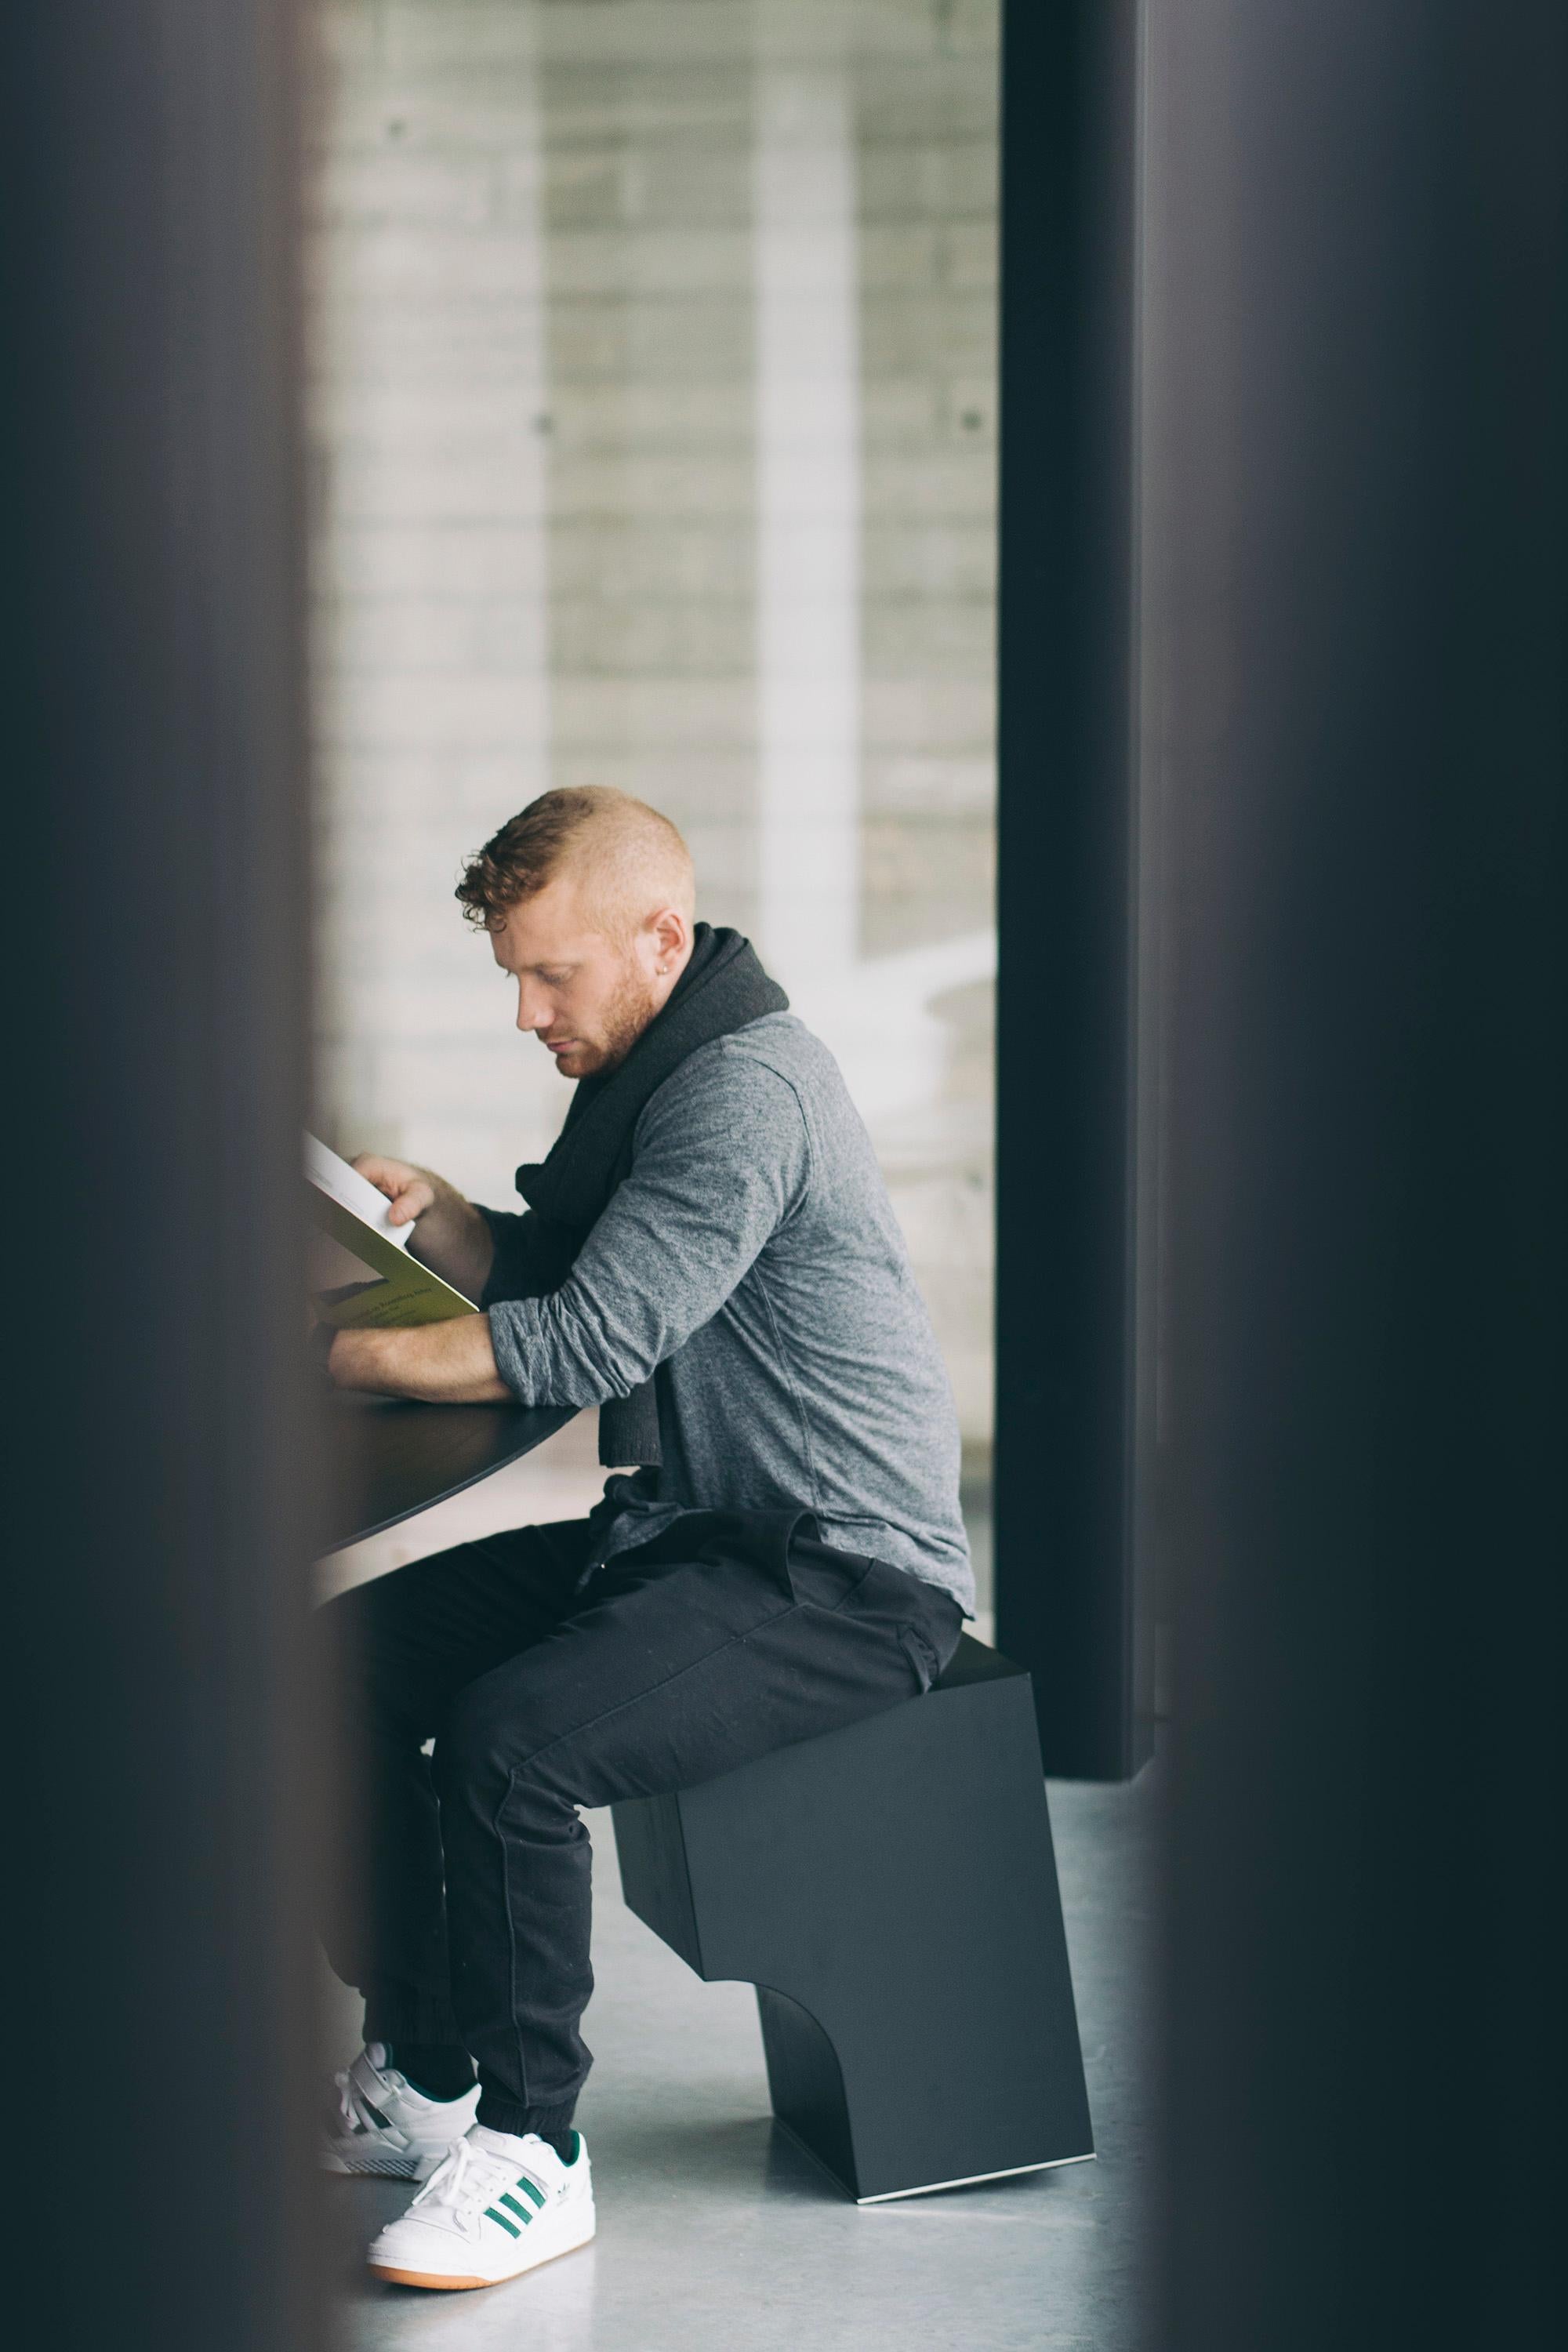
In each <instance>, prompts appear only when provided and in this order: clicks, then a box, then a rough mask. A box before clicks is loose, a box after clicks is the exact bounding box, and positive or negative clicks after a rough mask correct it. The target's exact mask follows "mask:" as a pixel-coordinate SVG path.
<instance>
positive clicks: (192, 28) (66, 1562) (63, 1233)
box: [0, 0, 318, 2352]
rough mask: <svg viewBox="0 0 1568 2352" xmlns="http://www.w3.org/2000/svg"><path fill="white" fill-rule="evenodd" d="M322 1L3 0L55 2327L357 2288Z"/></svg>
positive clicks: (17, 1994) (291, 2347)
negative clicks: (350, 2255)
mask: <svg viewBox="0 0 1568 2352" xmlns="http://www.w3.org/2000/svg"><path fill="white" fill-rule="evenodd" d="M292 15H293V12H292V10H291V9H290V8H289V6H288V5H282V6H279V5H277V0H114V5H112V6H108V7H89V6H85V5H79V0H58V5H50V6H42V5H40V6H33V7H26V8H23V9H20V10H16V11H13V12H12V13H11V15H10V16H9V17H8V19H7V24H6V28H5V68H6V70H5V100H4V135H3V138H0V152H3V156H4V162H3V164H0V171H3V173H4V193H3V199H0V202H3V211H4V218H5V228H4V236H5V283H4V298H3V299H4V342H5V362H4V366H5V399H4V408H3V412H0V415H3V433H4V443H5V454H4V459H3V465H4V471H5V486H6V490H5V522H6V529H5V574H6V589H7V596H6V618H5V627H4V644H5V656H6V668H7V685H6V689H5V719H4V727H5V737H4V740H5V749H6V752H7V755H8V756H7V761H6V768H7V784H8V790H7V793H6V798H5V827H6V833H5V845H6V850H7V857H6V884H7V898H8V908H7V925H8V929H9V931H10V934H11V942H12V945H13V949H14V950H15V959H16V960H15V966H14V974H15V976H14V978H13V980H12V982H11V984H10V987H9V989H8V992H7V1000H6V1014H7V1024H8V1026H9V1029H10V1031H11V1035H12V1041H13V1044H14V1046H15V1047H16V1049H17V1055H18V1060H19V1065H20V1071H21V1076H20V1079H19V1082H18V1084H17V1087H16V1096H15V1097H14V1100H13V1109H14V1111H17V1112H19V1113H20V1117H19V1118H17V1119H16V1123H15V1124H14V1125H13V1127H12V1129H11V1133H12V1141H11V1145H10V1149H9V1151H8V1153H7V1167H8V1170H9V1179H8V1198H7V1202H6V1208H7V1215H6V1244H5V1253H6V1282H7V1286H8V1302H9V1305H10V1315H9V1318H8V1328H9V1331H10V1334H11V1340H10V1346H11V1354H12V1364H11V1370H12V1374H13V1379H14V1381H16V1387H15V1388H13V1390H12V1395H13V1402H12V1405H11V1406H10V1407H9V1408H7V1412H9V1414H10V1415H11V1419H10V1422H9V1425H8V1428H7V1444H6V1455H7V1461H8V1477H7V1497H8V1500H7V1522H8V1523H7V1526H6V1530H5V1533H6V1537H7V1544H6V1549H7V1552H8V1555H9V1561H10V1567H9V1573H8V1577H7V1624H6V1649H7V1653H8V1654H9V1657H10V1660H11V1664H12V1682H13V1688H12V1694H11V1698H10V1703H9V1705H8V1707H7V1711H6V1720H5V1737H6V1753H7V1757H8V1759H9V1767H8V1769H9V1772H10V1778H11V1785H10V1792H9V1800H8V1803H7V1808H6V1811H7V1818H8V1821H9V1823H10V1831H9V1842H8V1849H7V1852H8V1867H7V1873H6V1879H7V1891H8V1895H9V1902H8V1905H7V1911H8V1917H7V1924H6V1929H5V1951H6V1963H7V1968H6V1974H7V1980H8V1986H9V1991H8V2001H7V2015H6V2017H5V2027H4V2051H3V2058H4V2070H3V2071H4V2079H5V2101H6V2105H7V2111H8V2114H9V2116H10V2117H11V2122H10V2125H9V2126H8V2132H7V2136H8V2137H9V2138H10V2140H11V2142H12V2143H13V2146H12V2155H13V2158H15V2159H16V2160H17V2171H18V2175H19V2181H18V2185H17V2186H16V2187H14V2188H13V2189H12V2190H11V2192H10V2195H9V2198H8V2207H7V2219H8V2224H9V2228H8V2237H9V2242H10V2244H11V2247H12V2265H13V2270H14V2272H15V2273H16V2282H17V2283H16V2298H17V2311H18V2314H19V2315H23V2316H21V2317H20V2322H19V2324H21V2325H22V2326H24V2327H27V2326H30V2327H31V2332H32V2334H33V2335H34V2336H36V2337H37V2338H38V2339H40V2340H44V2341H47V2342H48V2343H49V2344H51V2345H55V2346H59V2347H78V2346H80V2347H88V2346H92V2347H100V2346H103V2345H110V2344H111V2345H114V2346H116V2347H127V2352H139V2347H158V2352H215V2347H219V2346H221V2347H225V2352H262V2347H267V2352H309V2347H310V2346H311V2345H312V2344H313V2343H315V2342H316V2341H317V2332H318V2323H317V2320H316V2317H315V2314H314V2305H315V2294H314V2282H313V2278H312V2274H311V2263H310V2259H309V2254H308V2234H309V2233H308V2221H309V2210H310V2209H309V2205H308V2202H307V2200H308V2198H309V2192H310V2176H309V2172H308V2170H307V2157H306V2141H305V2129H306V2117H307V2114H308V2099H307V2095H306V2084H307V2080H308V2076H309V2073H310V2067H311V2049H310V2042H311V2030H310V1999H309V1986H310V1979H309V1976H308V1973H307V1964H308V1962H309V1961H310V1945H309V1939H308V1931H307V1927H306V1924H305V1908H306V1906H305V1901H304V1887H303V1880H304V1876H305V1870H304V1864H303V1862H302V1858H301V1853H300V1840H301V1834H302V1832H301V1822H302V1821H303V1819H304V1818H305V1815H306V1811H307V1808H308V1807H309V1805H310V1804H311V1803H312V1802H313V1801H314V1786H313V1772H312V1766H311V1756H310V1739H309V1737H308V1732H309V1725H310V1715H309V1710H308V1708H307V1706H306V1704H305V1695H304V1693H303V1690H302V1687H301V1682H300V1633H301V1628H302V1624H303V1621H304V1609H305V1590H306V1563H307V1553H308V1549H309V1532H308V1527H307V1514H308V1510H309V1507H310V1503H309V1497H310V1483H311V1477H310V1463H309V1460H308V1458H307V1454H306V1449H305V1445H304V1432H303V1427H302V1420H301V1412H300V1398H299V1395H298V1393H297V1390H296V1370H295V1368H296V1364H297V1362H298V1360H299V1356H300V1345H299V1342H300V1331H301V1321H300V1304H299V1301H300V1277H299V1272H298V1264H297V1249H296V1202H297V1197H298V1193H299V1190H300V1187H299V1182H298V1174H297V1160H298V1131H299V1126H300V1115H301V1110H302V1106H303V1100H304V1093H305V1086H304V1034H305V1032H304V1019H303V1012H304V998H305V976H306V966H307V960H308V952H309V950H308V938H309V933H308V920H307V916H308V908H307V897H306V841H305V781H304V760H303V748H302V747H303V727H302V722H301V708H302V695H301V675H302V664H301V658H300V616H301V599H300V588H301V563H300V528H299V511H298V500H297V498H296V478H297V460H298V427H297V423H296V406H297V376H298V361H297V352H296V348H295V344H296V335H297V312H298V288H297V284H296V239H295V233H294V213H295V205H296V173H297V163H296V156H295V122H294V114H295V103H296V98H295V89H294V65H293V59H292V57H291V54H290V52H291V47H292V37H293V23H292ZM32 2296H38V2297H40V2298H41V2300H40V2302H39V2304H38V2306H37V2316H36V2318H35V2319H32V2320H31V2321H29V2320H28V2319H27V2318H26V2316H25V2315H26V2310H27V2305H28V2302H29V2300H30V2298H31V2297H32Z"/></svg>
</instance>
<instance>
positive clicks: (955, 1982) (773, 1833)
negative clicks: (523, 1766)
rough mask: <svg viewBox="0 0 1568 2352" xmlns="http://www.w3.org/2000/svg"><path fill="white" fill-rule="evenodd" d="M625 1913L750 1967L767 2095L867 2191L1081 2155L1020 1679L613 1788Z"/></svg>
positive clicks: (1039, 1792)
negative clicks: (655, 1783) (689, 1774)
mask: <svg viewBox="0 0 1568 2352" xmlns="http://www.w3.org/2000/svg"><path fill="white" fill-rule="evenodd" d="M612 1811H613V1814H614V1818H615V1824H616V1851H617V1853H618V1854H619V1857H620V1865H621V1885H622V1886H623V1887H624V1889H625V1891H626V1901H627V1903H628V1905H629V1906H630V1907H631V1908H632V1910H634V1911H635V1912H636V1913H637V1916H638V1918H639V1919H643V1920H645V1921H646V1922H647V1925H648V1926H649V1927H651V1928H652V1929H653V1931H654V1933H655V1934H656V1935H657V1936H660V1937H663V1939H664V1941H665V1942H666V1943H667V1944H668V1945H669V1947H670V1948H671V1949H672V1950H674V1951H677V1952H679V1954H680V1957H681V1958H682V1959H683V1960H685V1961H687V1962H688V1963H689V1966H690V1967H692V1968H693V1969H696V1971H697V1973H698V1975H699V1976H700V1977H704V1978H706V1979H708V1980H709V1981H710V1982H713V1981H715V1980H717V1979H721V1978H736V1979H740V1980H741V1981H742V1983H747V1984H754V1985H755V1986H756V1988H757V2006H758V2009H759V2010H760V2011H761V2012H762V2024H763V2050H764V2052H765V2053H766V2057H767V2065H768V2087H769V2090H770V2092H771V2094H772V2097H773V2114H774V2116H776V2117H777V2119H778V2121H779V2122H780V2123H781V2124H782V2125H783V2126H784V2128H785V2129H786V2130H787V2131H788V2132H789V2133H790V2134H791V2135H792V2137H795V2139H796V2140H798V2141H799V2142H800V2143H801V2145H802V2146H803V2147H805V2148H806V2149H807V2151H808V2152H809V2153H810V2154H811V2155H812V2156H814V2157H816V2159H817V2160H818V2162H819V2163H820V2164H822V2165H823V2166H824V2167H825V2168H826V2170H827V2171H828V2172H830V2173H831V2174H832V2175H833V2178H834V2179H836V2180H837V2181H838V2182H839V2183H840V2184H841V2186H842V2187H844V2188H845V2189H847V2190H848V2192H849V2194H850V2196H851V2197H854V2198H856V2199H857V2200H858V2201H859V2203H861V2204H862V2205H868V2204H874V2203H876V2202H877V2201H878V2200H880V2199H883V2198H889V2197H912V2196H916V2195H918V2194H919V2193H920V2191H921V2190H922V2189H952V2188H956V2187H957V2186H958V2185H959V2184H960V2183H962V2182H965V2181H971V2180H987V2179H996V2178H997V2177H998V2176H1000V2175H1001V2174H1003V2173H1008V2172H1033V2171H1037V2170H1039V2169H1041V2168H1044V2167H1045V2166H1047V2165H1053V2164H1073V2163H1077V2162H1079V2161H1080V2160H1081V2159H1082V2158H1086V2157H1090V2156H1092V2155H1093V2154H1094V2143H1093V2137H1092V2133H1091V2129H1090V2125H1089V2100H1088V2095H1087V2094H1086V2092H1085V2088H1084V2079H1083V2058H1082V2053H1081V2052H1080V2050H1079V2038H1078V2020H1077V2017H1076V2014H1075V2012H1074V2009H1073V1997H1072V1982H1071V1979H1070V1978H1069V1976H1068V1956H1067V1941H1066V1938H1065V1937H1064V1935H1063V1932H1062V1914H1061V1899H1060V1896H1059V1895H1058V1891H1057V1873H1056V1859H1055V1855H1054V1853H1053V1852H1052V1847H1051V1825H1050V1817H1049V1814H1048V1813H1047V1810H1046V1790H1045V1781H1044V1779H1043V1777H1042V1775H1041V1770H1040V1749H1039V1739H1038V1735H1037V1730H1036V1726H1035V1710H1034V1703H1033V1698H1032V1695H1031V1692H1030V1688H1029V1677H1028V1675H1026V1673H1025V1671H1024V1669H1023V1668H1022V1667H1021V1666H1016V1665H1014V1664H1012V1663H1011V1662H1010V1661H1009V1660H1008V1659H1006V1658H1004V1657H1001V1656H999V1655H998V1654H997V1653H996V1652H995V1651H994V1650H988V1649H986V1648H984V1645H983V1644H982V1643H979V1642H974V1641H972V1640H970V1638H969V1637H968V1636H967V1635H965V1636H964V1637H963V1640H962V1641H961V1642H960V1643H959V1646H958V1652H957V1654H956V1656H955V1657H954V1658H953V1661H952V1664H951V1665H950V1666H949V1668H948V1670H947V1672H946V1674H945V1675H942V1680H941V1681H940V1682H939V1683H938V1684H936V1685H934V1687H933V1688H932V1689H931V1691H930V1692H928V1693H927V1695H926V1696H924V1697H923V1698H917V1699H911V1700H910V1701H909V1702H908V1703H907V1704H906V1705H904V1706H896V1707H892V1708H889V1710H888V1712H887V1713H886V1714H883V1715H878V1716H873V1717H871V1718H870V1720H869V1721H868V1722H865V1723H856V1724H851V1725H850V1726H849V1727H847V1729H846V1730H843V1731H834V1732H829V1733H828V1734H827V1735H826V1737H825V1738H821V1739H807V1740H803V1741H802V1742H801V1743H800V1745H799V1746H797V1747H794V1748H781V1749H779V1750H778V1751H777V1752H776V1753H775V1754H773V1755H772V1756H763V1757H761V1758H759V1759H757V1760H756V1762H754V1763H752V1764H745V1765H742V1767H741V1768H740V1769H739V1770H737V1771H734V1772H727V1773H725V1774H724V1776H723V1777H722V1779H721V1780H709V1781H706V1782H705V1783H704V1784H703V1785H702V1786H701V1787H700V1788H695V1789H682V1790H679V1793H678V1794H676V1795H674V1796H670V1797H634V1798H629V1799H627V1800H626V1801H623V1802H622V1803H620V1804H617V1805H616V1806H614V1807H613V1808H612Z"/></svg>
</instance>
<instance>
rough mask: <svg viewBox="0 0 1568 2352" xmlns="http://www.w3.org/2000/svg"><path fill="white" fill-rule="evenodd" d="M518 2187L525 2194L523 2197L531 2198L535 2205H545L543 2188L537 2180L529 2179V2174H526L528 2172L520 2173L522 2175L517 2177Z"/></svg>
mask: <svg viewBox="0 0 1568 2352" xmlns="http://www.w3.org/2000/svg"><path fill="white" fill-rule="evenodd" d="M517 2185H518V2187H519V2188H520V2189H521V2191H522V2193H523V2195H524V2196H525V2197H531V2198H532V2200H533V2201H534V2203H535V2204H536V2205H542V2204H543V2202H544V2191H543V2189H541V2187H540V2186H539V2183H538V2181H537V2180H531V2179H529V2177H528V2175H527V2173H526V2172H520V2173H519V2174H518V2176H517Z"/></svg>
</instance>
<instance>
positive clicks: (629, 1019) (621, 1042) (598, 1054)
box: [577, 964, 658, 1078]
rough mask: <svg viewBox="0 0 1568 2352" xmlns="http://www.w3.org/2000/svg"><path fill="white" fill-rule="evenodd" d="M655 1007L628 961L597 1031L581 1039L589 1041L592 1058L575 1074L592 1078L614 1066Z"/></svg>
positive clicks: (645, 984) (634, 1041) (651, 995)
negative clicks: (602, 1022) (621, 979)
mask: <svg viewBox="0 0 1568 2352" xmlns="http://www.w3.org/2000/svg"><path fill="white" fill-rule="evenodd" d="M657 1011H658V1005H657V1003H656V1001H655V998H654V992H653V989H652V987H651V985H650V984H649V982H647V980H645V979H644V977H643V975H642V973H641V972H640V971H638V970H637V966H636V965H635V964H628V965H627V967H626V977H625V979H624V981H623V982H622V983H621V986H620V988H619V989H618V990H617V991H616V994H615V995H614V996H613V997H612V998H611V1000H610V1003H609V1004H608V1006H607V1007H606V1009H605V1018H604V1026H603V1029H602V1030H601V1032H600V1034H599V1035H598V1036H597V1037H595V1038H594V1039H592V1040H591V1041H590V1040H588V1039H584V1044H591V1046H592V1051H593V1054H594V1056H595V1058H594V1061H593V1063H592V1065H591V1066H590V1067H589V1068H588V1069H586V1070H582V1071H579V1072H578V1073H577V1075H578V1076H580V1077H584V1078H589V1077H596V1076H598V1075H599V1074H600V1073H601V1072H603V1071H606V1070H614V1069H618V1068H619V1066H620V1065H621V1064H622V1063H623V1062H624V1061H625V1060H626V1055H628V1054H629V1053H630V1052H631V1050H632V1047H633V1046H634V1045H636V1044H637V1039H638V1038H639V1037H640V1036H641V1035H642V1033H643V1031H644V1030H645V1029H646V1028H647V1024H648V1023H649V1022H650V1021H651V1020H652V1019H653V1016H654V1014H655V1013H656V1012H657Z"/></svg>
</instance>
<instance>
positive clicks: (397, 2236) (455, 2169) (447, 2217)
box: [365, 2124, 595, 2287]
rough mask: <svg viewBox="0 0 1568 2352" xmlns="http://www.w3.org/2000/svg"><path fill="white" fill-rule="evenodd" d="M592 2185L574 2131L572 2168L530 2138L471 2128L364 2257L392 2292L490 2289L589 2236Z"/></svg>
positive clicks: (581, 2143) (568, 2250) (583, 2151)
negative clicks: (405, 2288)
mask: <svg viewBox="0 0 1568 2352" xmlns="http://www.w3.org/2000/svg"><path fill="white" fill-rule="evenodd" d="M594 2227H595V2223H594V2179H593V2175H592V2173H591V2172H590V2171H589V2169H588V2150H587V2148H586V2147H585V2146H584V2141H583V2136H582V2134H581V2132H574V2133H573V2135H572V2161H571V2163H570V2164H563V2163H562V2161H561V2158H559V2157H558V2156H557V2155H556V2153H555V2150H554V2149H553V2148H552V2147H550V2146H548V2144H547V2143H546V2142H545V2141H543V2140H542V2139H539V2138H536V2137H535V2136H534V2134H533V2133H532V2132H530V2133H529V2134H528V2135H527V2137H526V2138H515V2137H513V2135H512V2134H511V2133H510V2132H498V2131H489V2130H487V2128H486V2127H485V2126H484V2125H483V2124H475V2126H473V2128H472V2130H471V2131H469V2132H468V2133H467V2134H466V2135H465V2137H463V2138H462V2139H460V2140H459V2141H458V2145H457V2147H455V2148H453V2150H452V2152H451V2154H450V2155H449V2156H448V2157H447V2160H446V2162H445V2163H444V2164H443V2165H442V2166H441V2168H440V2169H439V2170H438V2171H437V2172H434V2173H432V2174H431V2176H430V2179H428V2180H427V2181H426V2184H425V2186H424V2188H423V2189H421V2190H420V2191H419V2194H418V2196H417V2197H416V2199H415V2200H414V2202H413V2204H412V2205H410V2207H409V2208H408V2210H407V2212H406V2213H405V2214H404V2215H403V2217H402V2219H401V2221H393V2222H391V2223H389V2224H388V2226H387V2227H386V2228H385V2229H384V2231H382V2233H381V2235H380V2237H379V2238H377V2239H376V2240H375V2241H374V2243H373V2244H372V2246H371V2250H370V2252H369V2253H368V2254H367V2255H366V2257H365V2259H366V2261H367V2262H368V2263H369V2264H370V2267H371V2269H372V2270H373V2271H374V2273H375V2275H376V2277H377V2278H384V2279H391V2280H393V2281H395V2284H397V2285H399V2286H440V2287H458V2286H494V2285H495V2284H496V2283H497V2281H498V2280H500V2279H509V2278H516V2277H517V2275H518V2273H520V2272H521V2271H531V2270H532V2269H533V2268H534V2267H535V2266H536V2264H538V2263H547V2262H549V2261H550V2260H551V2259H552V2256H553V2255H555V2254H569V2253H571V2252H572V2251H573V2249H574V2247H576V2246H585V2245H586V2244H587V2242H588V2241H589V2239H590V2238H591V2237H592V2236H593V2234H594Z"/></svg>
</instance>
